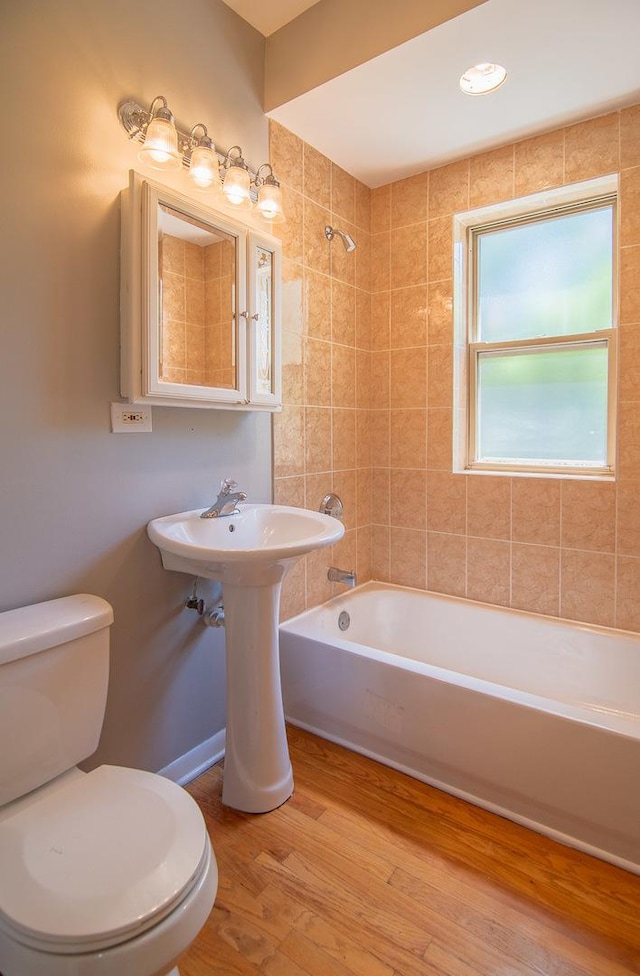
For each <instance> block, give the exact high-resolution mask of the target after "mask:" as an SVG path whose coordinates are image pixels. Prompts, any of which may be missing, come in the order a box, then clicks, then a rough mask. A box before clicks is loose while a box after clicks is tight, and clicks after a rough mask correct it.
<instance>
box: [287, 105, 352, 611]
mask: <svg viewBox="0 0 640 976" xmlns="http://www.w3.org/2000/svg"><path fill="white" fill-rule="evenodd" d="M270 133H271V146H270V151H271V157H270V158H271V163H272V165H273V168H274V171H275V172H276V173H277V175H278V178H279V179H280V180H281V182H282V189H283V195H284V203H285V208H286V212H287V222H286V224H283V225H280V228H279V227H278V225H276V227H275V228H274V232H275V233H279V235H280V237H281V238H282V244H283V278H284V283H283V328H284V334H283V401H284V406H283V410H282V413H280V414H276V415H275V416H274V429H273V435H274V486H275V488H274V490H275V500H276V501H277V502H279V503H281V504H288V505H301V506H305V507H307V508H313V509H317V508H318V506H319V504H320V502H321V500H322V498H323V497H324V495H325V494H327V492H329V491H335V492H337V493H338V494H339V495H340V497H341V498H342V500H343V502H344V506H345V520H344V521H345V527H346V532H345V536H344V538H343V539H342V540H341V542H340V543H338V544H337V545H336V546H334V547H333V548H332V549H330V550H325V549H322V550H319V551H318V552H316V553H312V554H311V555H310V556H308V557H307V558H306V559H305V560H301V561H300V563H299V564H298V565H297V566H296V568H295V570H294V571H293V573H292V574H291V575H290V576H289V577H288V579H287V580H286V582H285V587H284V590H283V599H282V613H283V616H290V615H291V614H293V613H297V612H299V611H300V610H303V609H304V608H305V606H313V605H315V604H316V603H321V602H323V601H324V600H326V599H328V597H330V596H331V595H332V594H333V593H335V592H338V590H339V589H342V587H338V586H336V584H330V583H329V582H328V580H327V569H328V568H329V566H331V565H333V566H338V567H340V568H343V569H357V572H358V575H359V578H360V579H368V578H369V576H370V564H371V490H370V485H371V445H370V425H369V414H370V403H371V380H370V360H371V325H370V323H371V293H370V292H371V285H370V268H369V259H370V211H371V191H370V190H369V189H368V188H367V187H365V186H364V185H363V184H362V183H359V182H358V181H356V180H355V179H354V178H353V177H352V176H350V175H349V174H348V173H346V172H345V171H344V170H342V169H340V168H339V167H338V166H336V165H334V164H333V163H332V162H331V161H330V160H329V159H327V158H326V157H325V156H322V155H321V154H320V153H319V152H317V151H316V150H315V149H312V148H311V146H308V145H306V144H305V143H303V142H302V141H301V140H300V139H298V138H297V137H296V136H294V135H292V134H291V133H290V132H288V131H287V130H286V129H284V128H283V127H282V126H280V125H277V124H276V123H273V122H272V123H271V129H270ZM326 224H331V225H332V226H336V227H338V228H339V229H340V230H343V231H345V232H347V233H350V234H352V236H353V237H354V238H355V240H356V241H357V244H358V247H357V250H356V251H354V252H352V253H350V254H347V252H346V251H345V249H344V247H343V245H342V243H341V242H340V241H339V240H337V239H335V240H334V241H333V243H329V242H328V241H327V240H326V238H325V234H324V228H325V225H326Z"/></svg>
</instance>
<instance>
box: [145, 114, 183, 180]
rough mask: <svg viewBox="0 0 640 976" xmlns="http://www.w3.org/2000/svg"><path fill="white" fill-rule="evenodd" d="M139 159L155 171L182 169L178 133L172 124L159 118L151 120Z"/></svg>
mask: <svg viewBox="0 0 640 976" xmlns="http://www.w3.org/2000/svg"><path fill="white" fill-rule="evenodd" d="M138 158H139V159H140V160H141V161H142V162H143V163H147V164H148V165H149V166H152V167H153V168H154V169H180V166H181V165H182V158H181V156H180V153H179V152H178V133H177V132H176V128H175V126H174V125H173V123H172V122H170V121H169V120H168V119H159V118H154V119H152V120H151V122H150V123H149V125H148V126H147V131H146V134H145V139H144V144H143V146H142V149H141V150H140V152H139V153H138Z"/></svg>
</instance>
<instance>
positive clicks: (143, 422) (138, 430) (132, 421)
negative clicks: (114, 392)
mask: <svg viewBox="0 0 640 976" xmlns="http://www.w3.org/2000/svg"><path fill="white" fill-rule="evenodd" d="M111 431H112V433H114V434H143V433H147V434H148V433H150V432H151V407H147V406H141V405H140V404H139V403H112V404H111Z"/></svg>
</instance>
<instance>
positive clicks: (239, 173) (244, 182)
mask: <svg viewBox="0 0 640 976" xmlns="http://www.w3.org/2000/svg"><path fill="white" fill-rule="evenodd" d="M250 188H251V181H250V178H249V171H248V170H246V169H244V168H243V167H242V166H230V167H229V169H228V170H227V172H226V173H225V177H224V183H223V184H222V192H223V193H224V195H225V197H226V198H227V200H228V201H229V203H232V204H233V205H234V207H244V208H246V209H248V208H249V207H250V206H251V193H250Z"/></svg>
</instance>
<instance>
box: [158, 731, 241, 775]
mask: <svg viewBox="0 0 640 976" xmlns="http://www.w3.org/2000/svg"><path fill="white" fill-rule="evenodd" d="M224 744H225V729H222V730H221V731H220V732H216V734H215V735H212V736H211V738H210V739H205V741H204V742H201V743H200V745H197V746H195V747H194V748H193V749H190V750H189V752H186V753H185V754H184V756H178V758H177V759H174V760H173V762H171V763H169V765H168V766H165V767H164V769H160V770H158V774H159V775H160V776H165V777H166V778H167V779H170V780H172V782H174V783H178V785H179V786H184V785H185V784H186V783H190V782H191V780H192V779H195V778H196V776H199V775H200V773H204V771H205V769H208V768H209V766H213V765H214V764H215V763H217V762H219V761H220V759H222V757H223V756H224Z"/></svg>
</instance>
